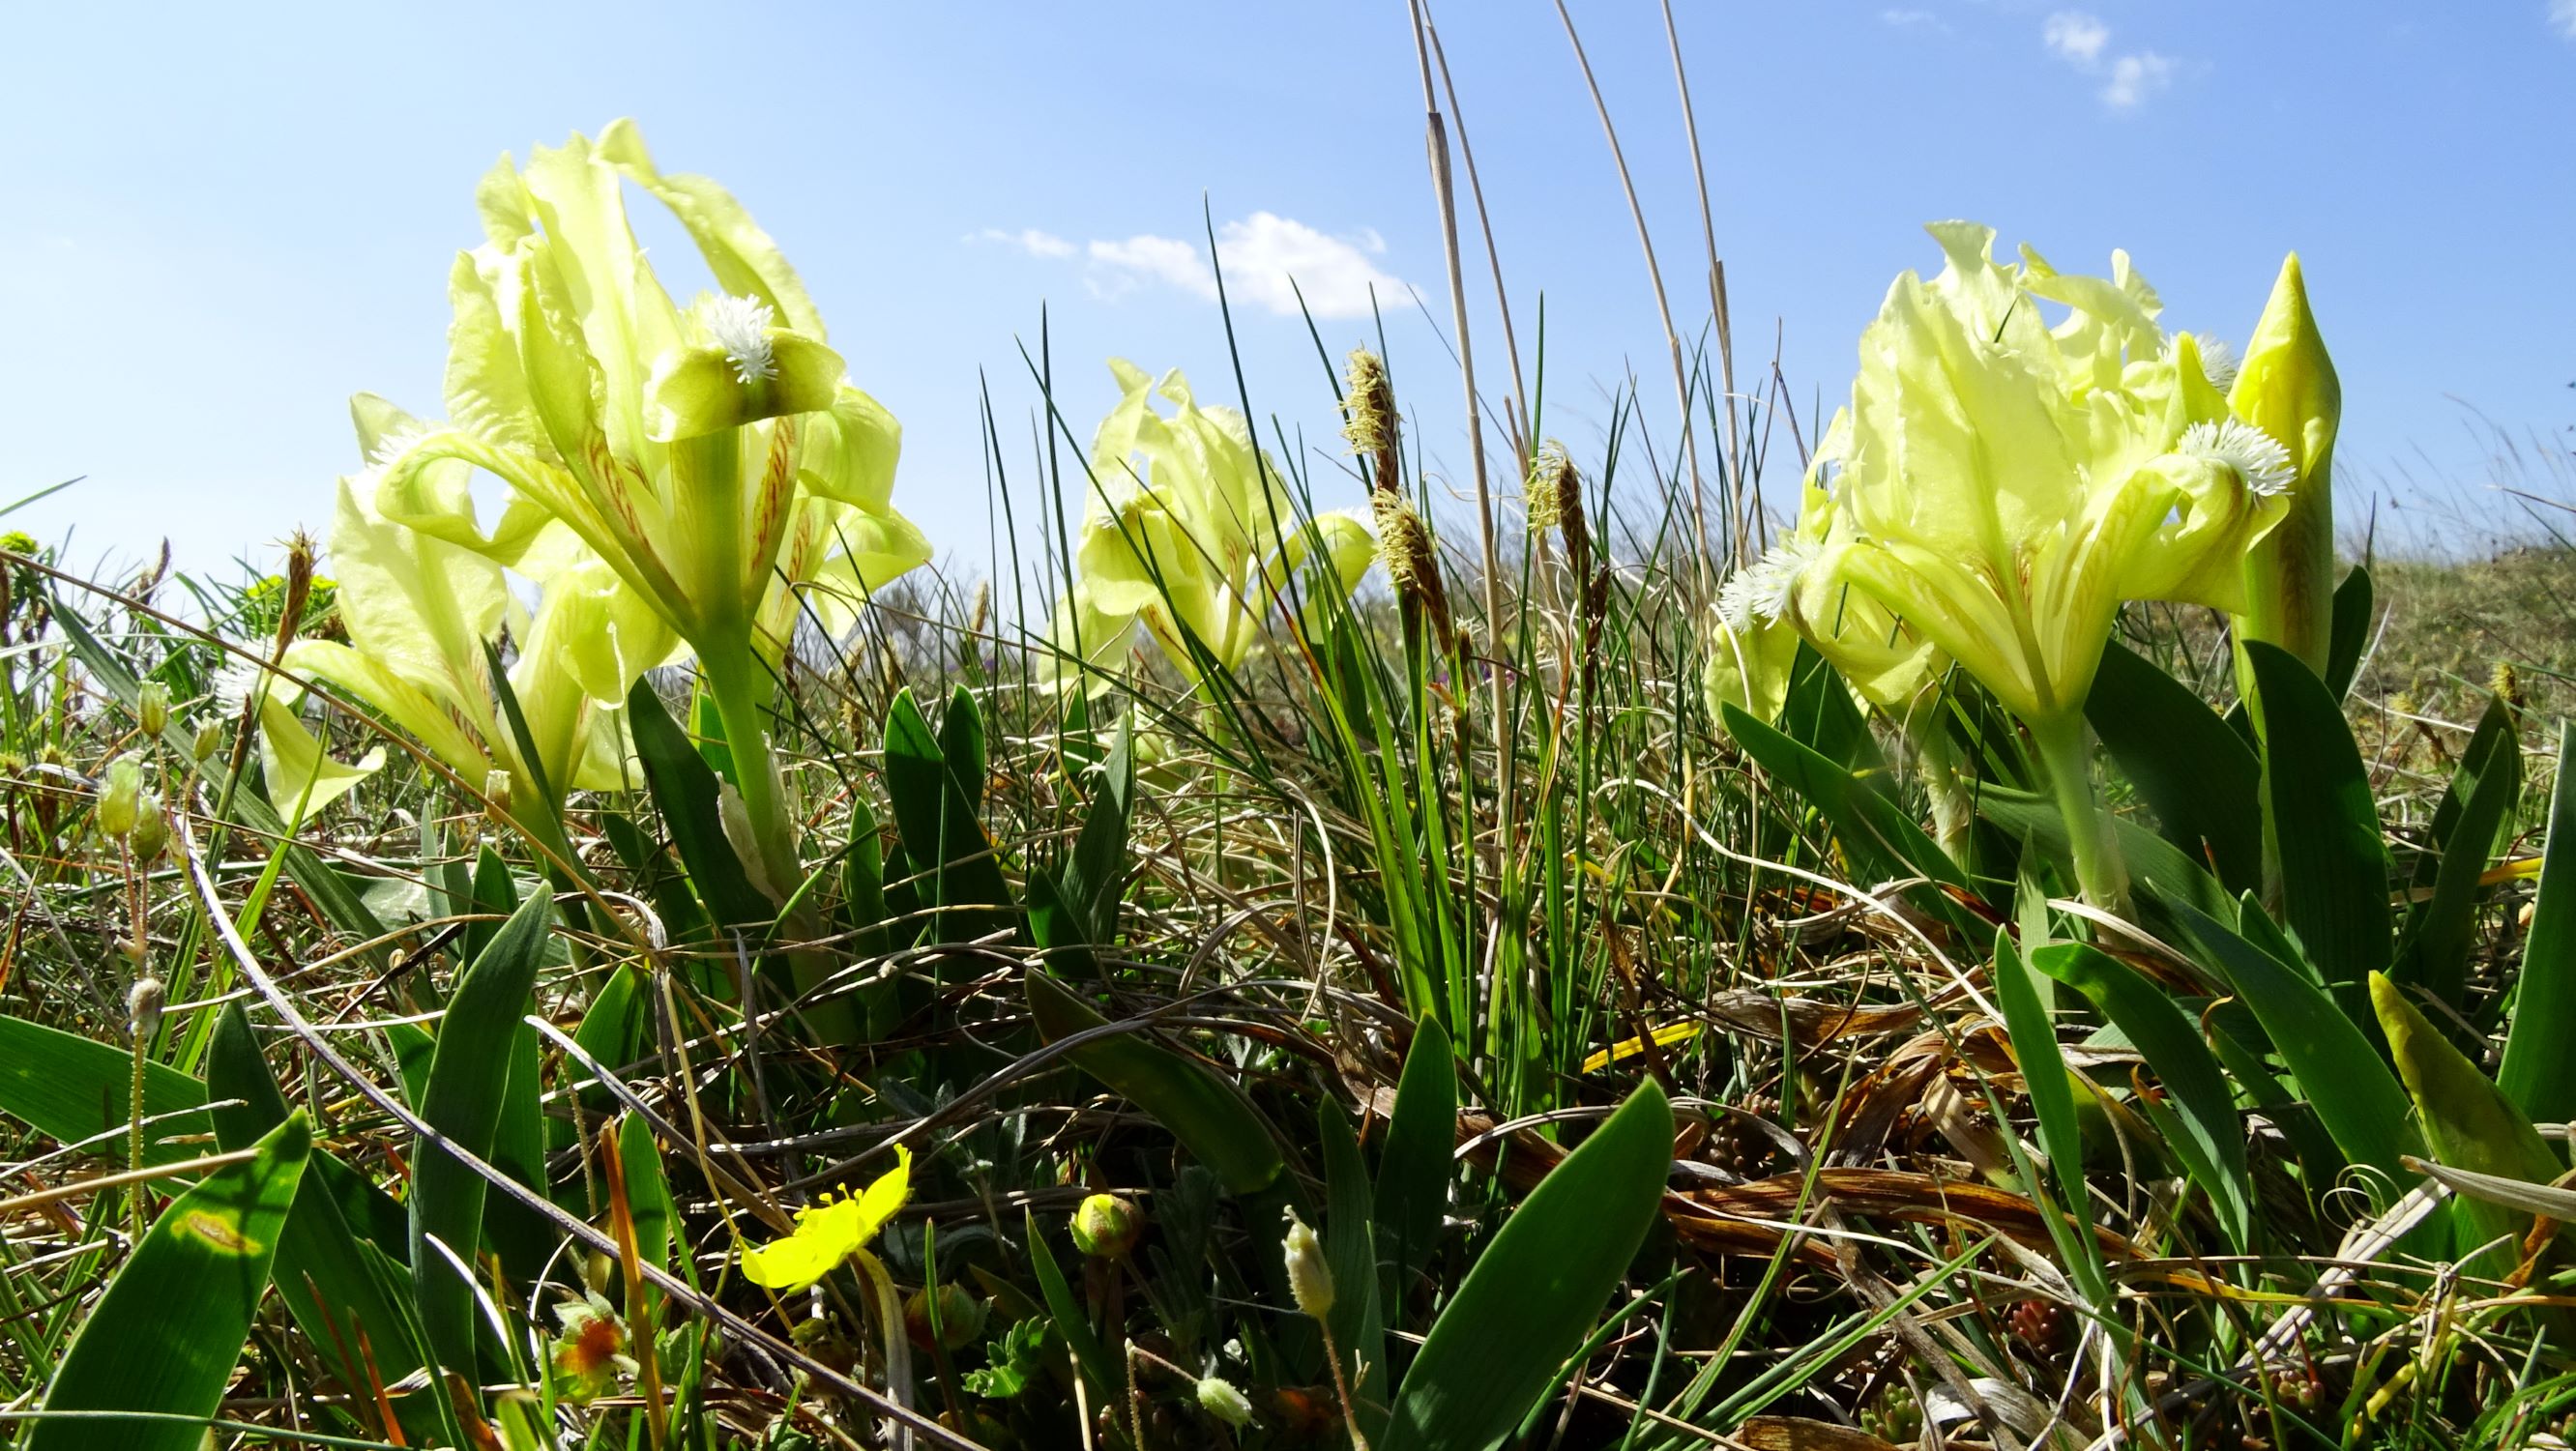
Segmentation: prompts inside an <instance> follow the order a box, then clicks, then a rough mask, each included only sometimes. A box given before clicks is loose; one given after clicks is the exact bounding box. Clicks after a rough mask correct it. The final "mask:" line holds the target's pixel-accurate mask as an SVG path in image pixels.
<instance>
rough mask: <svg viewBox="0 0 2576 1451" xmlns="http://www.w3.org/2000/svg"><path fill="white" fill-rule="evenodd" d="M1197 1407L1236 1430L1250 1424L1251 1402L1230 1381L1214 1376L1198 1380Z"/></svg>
mask: <svg viewBox="0 0 2576 1451" xmlns="http://www.w3.org/2000/svg"><path fill="white" fill-rule="evenodd" d="M1199 1409H1200V1410H1202V1411H1205V1412H1207V1413H1208V1414H1209V1415H1211V1416H1214V1417H1216V1418H1217V1419H1218V1420H1220V1421H1223V1422H1225V1423H1226V1424H1227V1425H1229V1426H1232V1427H1234V1428H1235V1429H1236V1430H1238V1431H1240V1430H1242V1429H1243V1428H1244V1427H1246V1426H1249V1425H1251V1424H1252V1402H1251V1401H1249V1400H1246V1399H1245V1398H1244V1394H1243V1392H1241V1391H1239V1390H1236V1389H1235V1388H1234V1385H1233V1383H1232V1382H1230V1381H1225V1380H1220V1379H1219V1378H1217V1377H1215V1376H1209V1377H1207V1378H1206V1379H1205V1380H1202V1381H1200V1382H1199Z"/></svg>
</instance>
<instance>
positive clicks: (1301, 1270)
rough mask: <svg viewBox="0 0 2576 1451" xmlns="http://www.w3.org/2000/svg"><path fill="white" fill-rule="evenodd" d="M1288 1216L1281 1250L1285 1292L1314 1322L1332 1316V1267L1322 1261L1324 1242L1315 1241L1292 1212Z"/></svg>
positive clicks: (1310, 1232) (1302, 1222) (1301, 1221)
mask: <svg viewBox="0 0 2576 1451" xmlns="http://www.w3.org/2000/svg"><path fill="white" fill-rule="evenodd" d="M1287 1214H1288V1237H1287V1240H1286V1242H1285V1244H1284V1246H1283V1248H1284V1249H1285V1250H1286V1251H1287V1255H1288V1289H1289V1292H1290V1293H1292V1294H1294V1295H1295V1296H1296V1297H1297V1308H1298V1309H1299V1310H1300V1311H1302V1312H1304V1313H1305V1314H1307V1315H1310V1316H1312V1317H1313V1318H1315V1319H1317V1320H1321V1319H1323V1318H1324V1317H1325V1316H1327V1315H1330V1314H1332V1313H1333V1267H1332V1266H1331V1265H1330V1264H1328V1263H1326V1262H1325V1260H1324V1242H1323V1241H1322V1240H1320V1239H1318V1238H1316V1237H1315V1231H1314V1230H1312V1229H1310V1228H1308V1227H1307V1225H1306V1221H1304V1220H1302V1219H1299V1218H1298V1217H1297V1211H1296V1210H1294V1209H1291V1210H1289V1211H1287Z"/></svg>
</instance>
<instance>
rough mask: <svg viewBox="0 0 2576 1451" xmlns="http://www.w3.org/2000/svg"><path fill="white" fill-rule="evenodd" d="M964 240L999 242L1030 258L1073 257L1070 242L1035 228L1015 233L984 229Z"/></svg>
mask: <svg viewBox="0 0 2576 1451" xmlns="http://www.w3.org/2000/svg"><path fill="white" fill-rule="evenodd" d="M966 240H967V241H969V242H999V243H1001V244H1002V245H1004V246H1006V247H1017V248H1019V249H1020V250H1021V251H1023V252H1026V253H1028V254H1029V255H1030V256H1032V257H1070V256H1072V255H1073V244H1072V243H1071V242H1068V241H1066V240H1065V239H1064V238H1062V237H1059V236H1057V235H1055V234H1054V233H1053V232H1041V231H1039V230H1038V229H1037V228H1035V227H1026V228H1023V229H1021V230H1019V231H1016V232H1006V231H1003V230H1002V229H1001V228H999V227H986V228H985V229H984V230H982V231H980V232H977V233H975V234H974V235H973V236H970V237H968V238H967V239H966Z"/></svg>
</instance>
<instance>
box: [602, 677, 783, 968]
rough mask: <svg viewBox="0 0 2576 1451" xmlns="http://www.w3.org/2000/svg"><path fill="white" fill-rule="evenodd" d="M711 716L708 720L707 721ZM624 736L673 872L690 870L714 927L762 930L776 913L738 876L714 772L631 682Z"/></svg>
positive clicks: (644, 688) (648, 687)
mask: <svg viewBox="0 0 2576 1451" xmlns="http://www.w3.org/2000/svg"><path fill="white" fill-rule="evenodd" d="M708 714H709V715H712V712H709V713H708ZM626 718H627V728H628V729H629V730H630V731H631V732H633V734H634V737H635V755H636V758H637V759H638V760H639V761H641V762H642V763H643V766H644V784H645V787H646V788H647V789H648V790H650V791H651V792H652V793H653V804H654V805H655V806H656V807H659V808H660V809H661V812H662V821H663V823H664V824H665V825H666V826H667V827H668V828H669V829H670V832H671V844H672V845H673V846H674V847H676V848H678V849H679V853H680V864H681V865H682V866H685V867H687V868H688V869H689V885H690V886H691V887H694V888H695V889H696V890H697V894H698V900H699V901H700V902H703V903H705V904H706V909H707V911H708V913H709V914H710V915H712V916H713V917H714V918H715V919H716V920H717V921H718V922H721V923H725V924H728V925H731V924H748V923H766V922H769V921H770V920H772V919H773V918H775V917H776V916H777V915H778V906H777V904H776V903H774V902H772V901H770V900H769V899H768V898H767V897H765V896H762V895H761V893H760V889H759V888H757V887H754V886H753V885H752V884H751V878H750V876H749V875H747V874H746V873H745V872H744V871H743V869H742V858H741V857H739V856H737V855H735V854H734V849H733V843H732V842H730V841H728V840H726V838H725V833H724V813H723V810H722V808H721V807H720V806H719V805H718V796H719V792H720V786H719V783H718V781H717V778H716V773H715V769H714V768H713V767H711V766H709V765H708V764H707V761H706V757H704V756H702V755H700V754H698V748H697V747H696V746H694V745H692V744H691V743H690V741H689V737H688V735H687V734H686V733H685V732H683V731H682V730H681V729H680V727H679V723H678V722H676V721H674V720H672V719H671V712H670V711H669V710H667V709H665V708H664V707H663V705H662V697H661V696H660V695H658V694H656V693H655V692H654V690H653V682H652V681H650V680H638V681H636V682H635V688H634V689H633V690H631V691H629V692H627V696H626Z"/></svg>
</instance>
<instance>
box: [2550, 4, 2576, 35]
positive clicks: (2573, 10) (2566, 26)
mask: <svg viewBox="0 0 2576 1451" xmlns="http://www.w3.org/2000/svg"><path fill="white" fill-rule="evenodd" d="M2549 28H2550V29H2552V30H2555V31H2557V32H2558V33H2559V34H2560V35H2562V36H2565V37H2566V38H2567V39H2569V40H2576V0H2549Z"/></svg>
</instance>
